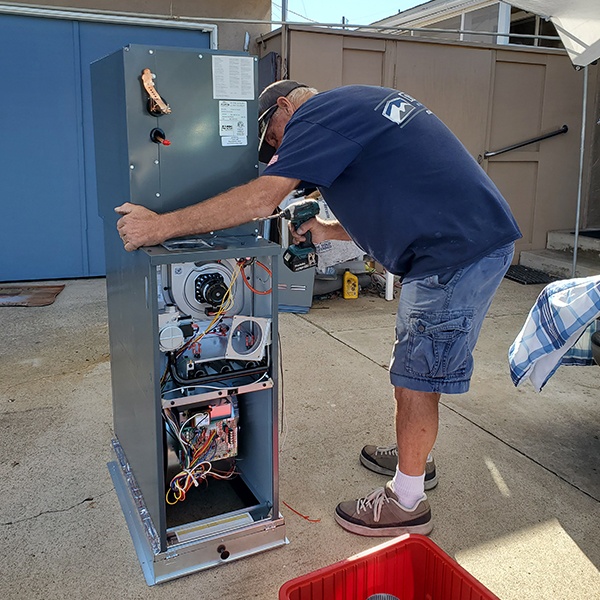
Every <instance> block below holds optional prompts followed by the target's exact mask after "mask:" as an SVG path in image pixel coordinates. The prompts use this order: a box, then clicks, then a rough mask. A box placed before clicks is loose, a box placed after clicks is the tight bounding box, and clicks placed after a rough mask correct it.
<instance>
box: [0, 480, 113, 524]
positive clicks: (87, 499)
mask: <svg viewBox="0 0 600 600" xmlns="http://www.w3.org/2000/svg"><path fill="white" fill-rule="evenodd" d="M114 490H115V488H114V487H113V488H111V489H110V490H108V491H106V492H102V493H101V494H98V495H97V496H88V497H87V498H84V499H83V500H81V502H77V503H76V504H73V506H67V507H66V508H54V509H50V510H43V511H42V512H41V513H38V514H37V515H32V516H31V517H24V518H23V519H18V520H16V521H5V522H4V523H0V525H1V526H5V527H9V526H11V525H18V524H19V523H24V522H25V521H33V520H34V519H37V518H38V517H41V516H43V515H49V514H54V513H62V512H68V511H70V510H73V509H74V508H77V507H78V506H81V505H82V504H85V503H86V502H94V501H95V500H98V499H99V498H102V497H103V496H106V495H108V494H110V493H112V492H114Z"/></svg>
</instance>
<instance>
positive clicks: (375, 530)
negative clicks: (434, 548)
mask: <svg viewBox="0 0 600 600" xmlns="http://www.w3.org/2000/svg"><path fill="white" fill-rule="evenodd" d="M513 252H514V244H507V245H506V246H503V247H502V248H498V249H497V250H494V251H493V252H491V253H490V254H488V255H487V256H485V257H484V258H482V259H480V260H478V261H477V262H475V263H473V264H471V265H468V266H466V267H462V268H460V269H458V270H456V271H453V272H447V273H443V274H441V275H439V276H438V275H432V276H428V277H424V278H422V279H414V280H408V281H405V282H404V283H403V286H402V292H401V295H400V302H399V305H398V313H397V318H396V343H395V345H394V352H393V355H392V361H391V364H390V379H391V382H392V385H393V386H394V388H395V396H396V406H397V413H396V435H397V440H398V444H397V446H390V447H388V448H378V447H376V446H365V448H363V451H362V453H361V462H362V463H363V464H364V465H365V466H366V467H367V468H369V469H371V470H373V471H376V472H379V473H384V474H391V472H393V471H392V469H393V468H394V466H395V465H396V463H397V464H399V468H396V470H395V475H394V479H393V480H392V481H389V482H387V484H386V486H385V488H379V489H377V490H375V491H374V492H372V493H371V494H369V495H367V496H365V497H363V498H359V499H358V500H355V501H349V502H341V503H340V504H338V506H337V507H336V511H335V519H336V521H337V522H338V523H339V524H340V525H341V526H342V527H343V528H344V529H347V530H348V531H351V532H353V533H358V534H360V535H369V536H384V535H401V534H402V533H411V532H414V533H425V534H427V533H429V532H430V531H431V530H432V528H433V524H432V521H431V509H430V508H429V502H428V500H427V497H426V496H425V494H424V493H423V489H424V485H423V483H424V478H425V477H424V472H425V469H426V465H427V468H428V467H429V464H430V463H429V462H427V460H428V456H427V455H428V453H429V451H430V450H431V448H432V447H433V443H434V441H435V438H436V435H437V430H438V404H439V398H440V394H441V393H446V394H461V393H464V392H466V391H467V390H468V389H469V382H470V379H471V374H472V371H473V356H472V352H473V348H474V347H475V344H476V342H477V338H478V336H479V332H480V330H481V325H482V323H483V319H484V317H485V314H486V313H487V311H488V309H489V307H490V304H491V302H492V298H493V297H494V293H495V292H496V289H497V288H498V286H499V285H500V282H501V281H502V278H503V277H504V274H505V273H506V271H507V269H508V267H509V266H510V262H511V259H512V256H513ZM371 449H375V451H374V452H371ZM395 454H397V456H398V458H397V461H396V460H395V459H396V456H394V455H395ZM390 463H391V464H390ZM431 466H432V467H433V468H434V469H435V467H434V465H433V461H431ZM390 467H392V469H391V468H390ZM428 470H429V469H428ZM390 471H391V472H390ZM434 474H435V471H434ZM434 486H435V483H433V485H430V486H429V487H430V488H431V487H434Z"/></svg>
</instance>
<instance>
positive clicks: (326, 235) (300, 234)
mask: <svg viewBox="0 0 600 600" xmlns="http://www.w3.org/2000/svg"><path fill="white" fill-rule="evenodd" d="M288 228H289V230H290V234H291V236H292V240H293V242H294V244H299V243H300V242H304V241H305V240H306V237H305V234H306V232H307V231H310V232H311V234H312V242H313V244H320V243H321V242H325V241H326V240H349V239H350V236H349V235H348V234H347V233H346V230H345V229H344V228H343V227H342V226H341V225H340V224H339V223H338V222H337V221H333V222H332V221H323V220H322V219H320V218H319V217H313V218H312V219H309V220H308V221H306V223H302V225H300V227H298V229H294V227H293V226H292V224H291V223H289V225H288Z"/></svg>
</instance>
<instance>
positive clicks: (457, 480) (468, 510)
mask: <svg viewBox="0 0 600 600" xmlns="http://www.w3.org/2000/svg"><path fill="white" fill-rule="evenodd" d="M542 287H543V286H541V285H529V286H523V285H520V284H518V283H515V282H512V281H508V280H504V282H503V283H502V286H501V288H500V290H499V292H498V294H497V297H496V299H495V301H494V304H493V306H492V308H491V311H490V313H489V315H488V317H487V319H486V321H485V324H484V328H483V331H482V335H481V339H480V343H479V345H478V348H477V351H476V370H475V374H474V377H473V382H472V386H471V390H470V392H469V393H467V394H465V395H462V396H455V397H453V396H445V397H443V398H442V406H441V420H440V433H439V438H438V441H437V444H436V448H435V456H436V462H437V465H438V474H439V479H440V482H439V485H438V487H437V488H436V489H434V490H432V491H431V492H430V493H429V498H430V501H431V505H432V509H433V511H434V519H435V528H434V531H433V534H432V536H431V537H432V539H433V541H434V542H436V543H437V544H438V545H439V546H440V547H441V548H442V549H443V550H445V551H446V552H447V553H448V554H450V555H451V556H453V557H455V558H456V560H457V561H458V562H459V563H460V564H461V565H463V566H464V567H465V568H466V569H467V570H468V571H469V572H470V573H472V574H473V575H474V576H475V577H476V578H477V579H479V580H480V581H481V582H482V583H483V584H484V585H486V586H487V587H488V588H489V589H490V590H491V591H493V592H494V593H495V594H496V595H497V596H499V597H500V598H501V599H502V600H526V599H540V598H548V599H550V598H552V600H576V599H582V600H583V599H592V598H600V575H599V571H598V566H599V565H600V541H599V532H600V510H599V509H600V476H599V465H600V458H599V457H600V440H599V436H600V401H599V400H600V394H599V392H598V381H599V377H600V369H599V368H598V367H562V368H560V369H559V370H558V372H557V373H556V375H555V376H554V377H553V378H552V379H551V380H550V382H549V383H548V385H547V386H546V388H545V389H544V390H543V392H542V393H541V394H537V393H536V392H535V391H533V389H532V388H531V387H530V386H529V384H527V385H526V386H524V387H523V388H521V389H515V388H514V387H513V385H512V383H511V381H510V377H509V374H508V365H507V360H506V353H507V349H508V347H509V345H510V343H511V342H512V341H513V339H514V338H515V336H516V334H517V332H518V331H519V329H520V328H521V326H522V324H523V322H524V320H525V317H526V315H527V313H528V311H529V309H530V307H531V305H532V304H533V302H534V301H535V298H536V297H537V295H538V293H539V292H540V290H541V289H542ZM395 310H396V302H386V301H385V300H383V299H380V298H378V297H375V296H369V295H363V296H361V297H360V298H359V299H358V300H352V301H350V300H343V299H332V300H327V301H318V302H316V303H315V304H314V306H313V308H312V309H311V311H310V312H309V313H308V314H306V315H293V314H282V315H281V319H280V326H281V337H282V345H283V367H284V392H285V421H286V430H285V432H284V434H283V436H282V450H281V454H280V463H281V465H280V489H281V499H282V500H283V501H285V502H287V503H288V504H289V505H291V506H292V507H293V508H294V509H296V510H297V511H299V512H301V513H302V514H304V515H308V516H310V517H311V518H312V519H320V522H318V523H310V522H308V521H306V520H305V519H302V518H301V517H299V516H297V515H296V514H295V513H293V512H292V511H290V510H289V509H287V508H286V507H285V506H284V507H282V512H283V514H284V516H285V518H286V524H287V535H288V538H289V540H290V543H289V545H287V546H285V547H283V548H280V549H277V550H273V551H270V552H268V553H265V554H261V555H256V556H253V557H250V558H246V559H243V560H240V561H237V562H232V563H230V564H225V565H223V566H221V567H218V568H214V569H210V570H207V571H203V572H200V573H197V574H194V575H191V576H188V577H185V578H182V579H178V580H175V581H173V582H169V583H165V584H162V585H159V586H156V587H153V588H149V587H147V586H146V583H145V580H144V578H143V576H142V571H141V569H140V566H139V563H138V560H137V557H136V554H135V551H134V547H133V544H132V542H131V538H130V536H129V532H128V530H127V526H126V524H125V519H124V517H123V514H122V512H121V508H120V506H119V502H118V500H117V496H116V494H115V491H114V489H113V486H112V481H111V479H110V477H109V473H108V470H107V468H106V463H107V462H108V461H110V460H112V455H111V448H110V441H111V439H112V437H113V433H112V415H111V392H110V363H109V359H110V357H109V348H108V328H107V321H106V292H105V282H104V280H103V279H90V280H74V281H67V282H66V287H65V289H64V290H63V292H62V293H61V294H60V295H59V296H58V298H57V300H56V302H55V303H54V304H53V305H51V306H48V307H43V308H6V307H3V308H0V322H1V323H2V327H0V348H1V350H0V353H1V358H0V379H1V381H2V386H1V389H0V420H1V423H2V436H1V438H0V447H1V454H0V477H1V481H2V486H1V489H0V557H1V561H0V564H1V567H0V597H1V598H3V599H6V600H13V599H27V600H33V599H38V598H39V599H44V600H52V599H61V600H62V599H64V598H85V599H96V598H99V599H101V598H118V599H120V598H127V599H133V598H154V599H158V598H174V597H178V598H202V600H216V599H222V598H227V599H228V600H249V599H251V598H254V599H260V600H263V599H264V600H267V599H270V600H274V599H276V598H277V593H278V589H279V588H280V586H281V585H282V584H283V583H284V582H286V581H288V580H289V579H292V578H294V577H296V576H299V575H301V574H305V573H307V572H310V571H313V570H315V569H317V568H320V567H323V566H326V565H329V564H331V563H333V562H335V561H338V560H340V559H343V558H346V557H349V556H351V555H353V554H355V553H357V552H360V551H363V550H366V549H368V548H371V547H373V546H375V545H377V544H378V543H380V542H382V541H384V540H382V539H369V538H361V537H358V536H354V535H352V534H350V533H347V532H345V531H344V530H342V529H341V528H340V527H339V526H338V525H336V523H335V522H334V520H333V510H334V508H335V505H336V504H337V503H338V502H339V501H340V500H345V499H349V498H355V497H358V496H360V495H362V494H364V493H366V492H369V491H371V489H373V488H374V487H377V486H380V485H383V483H384V482H385V478H384V477H383V476H378V475H376V474H375V473H371V472H369V471H367V470H366V469H364V468H363V467H362V466H361V465H360V464H359V461H358V453H359V451H360V448H361V447H362V445H363V444H365V443H378V444H382V445H384V444H388V443H391V441H392V439H393V401H392V395H391V390H390V385H389V381H388V374H387V370H386V368H387V363H388V358H389V353H390V348H391V343H392V338H393V325H394V317H395Z"/></svg>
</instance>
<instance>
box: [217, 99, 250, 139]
mask: <svg viewBox="0 0 600 600" xmlns="http://www.w3.org/2000/svg"><path fill="white" fill-rule="evenodd" d="M219 135H220V136H221V144H222V145H223V146H247V145H248V103H247V102H244V101H243V100H220V101H219Z"/></svg>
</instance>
